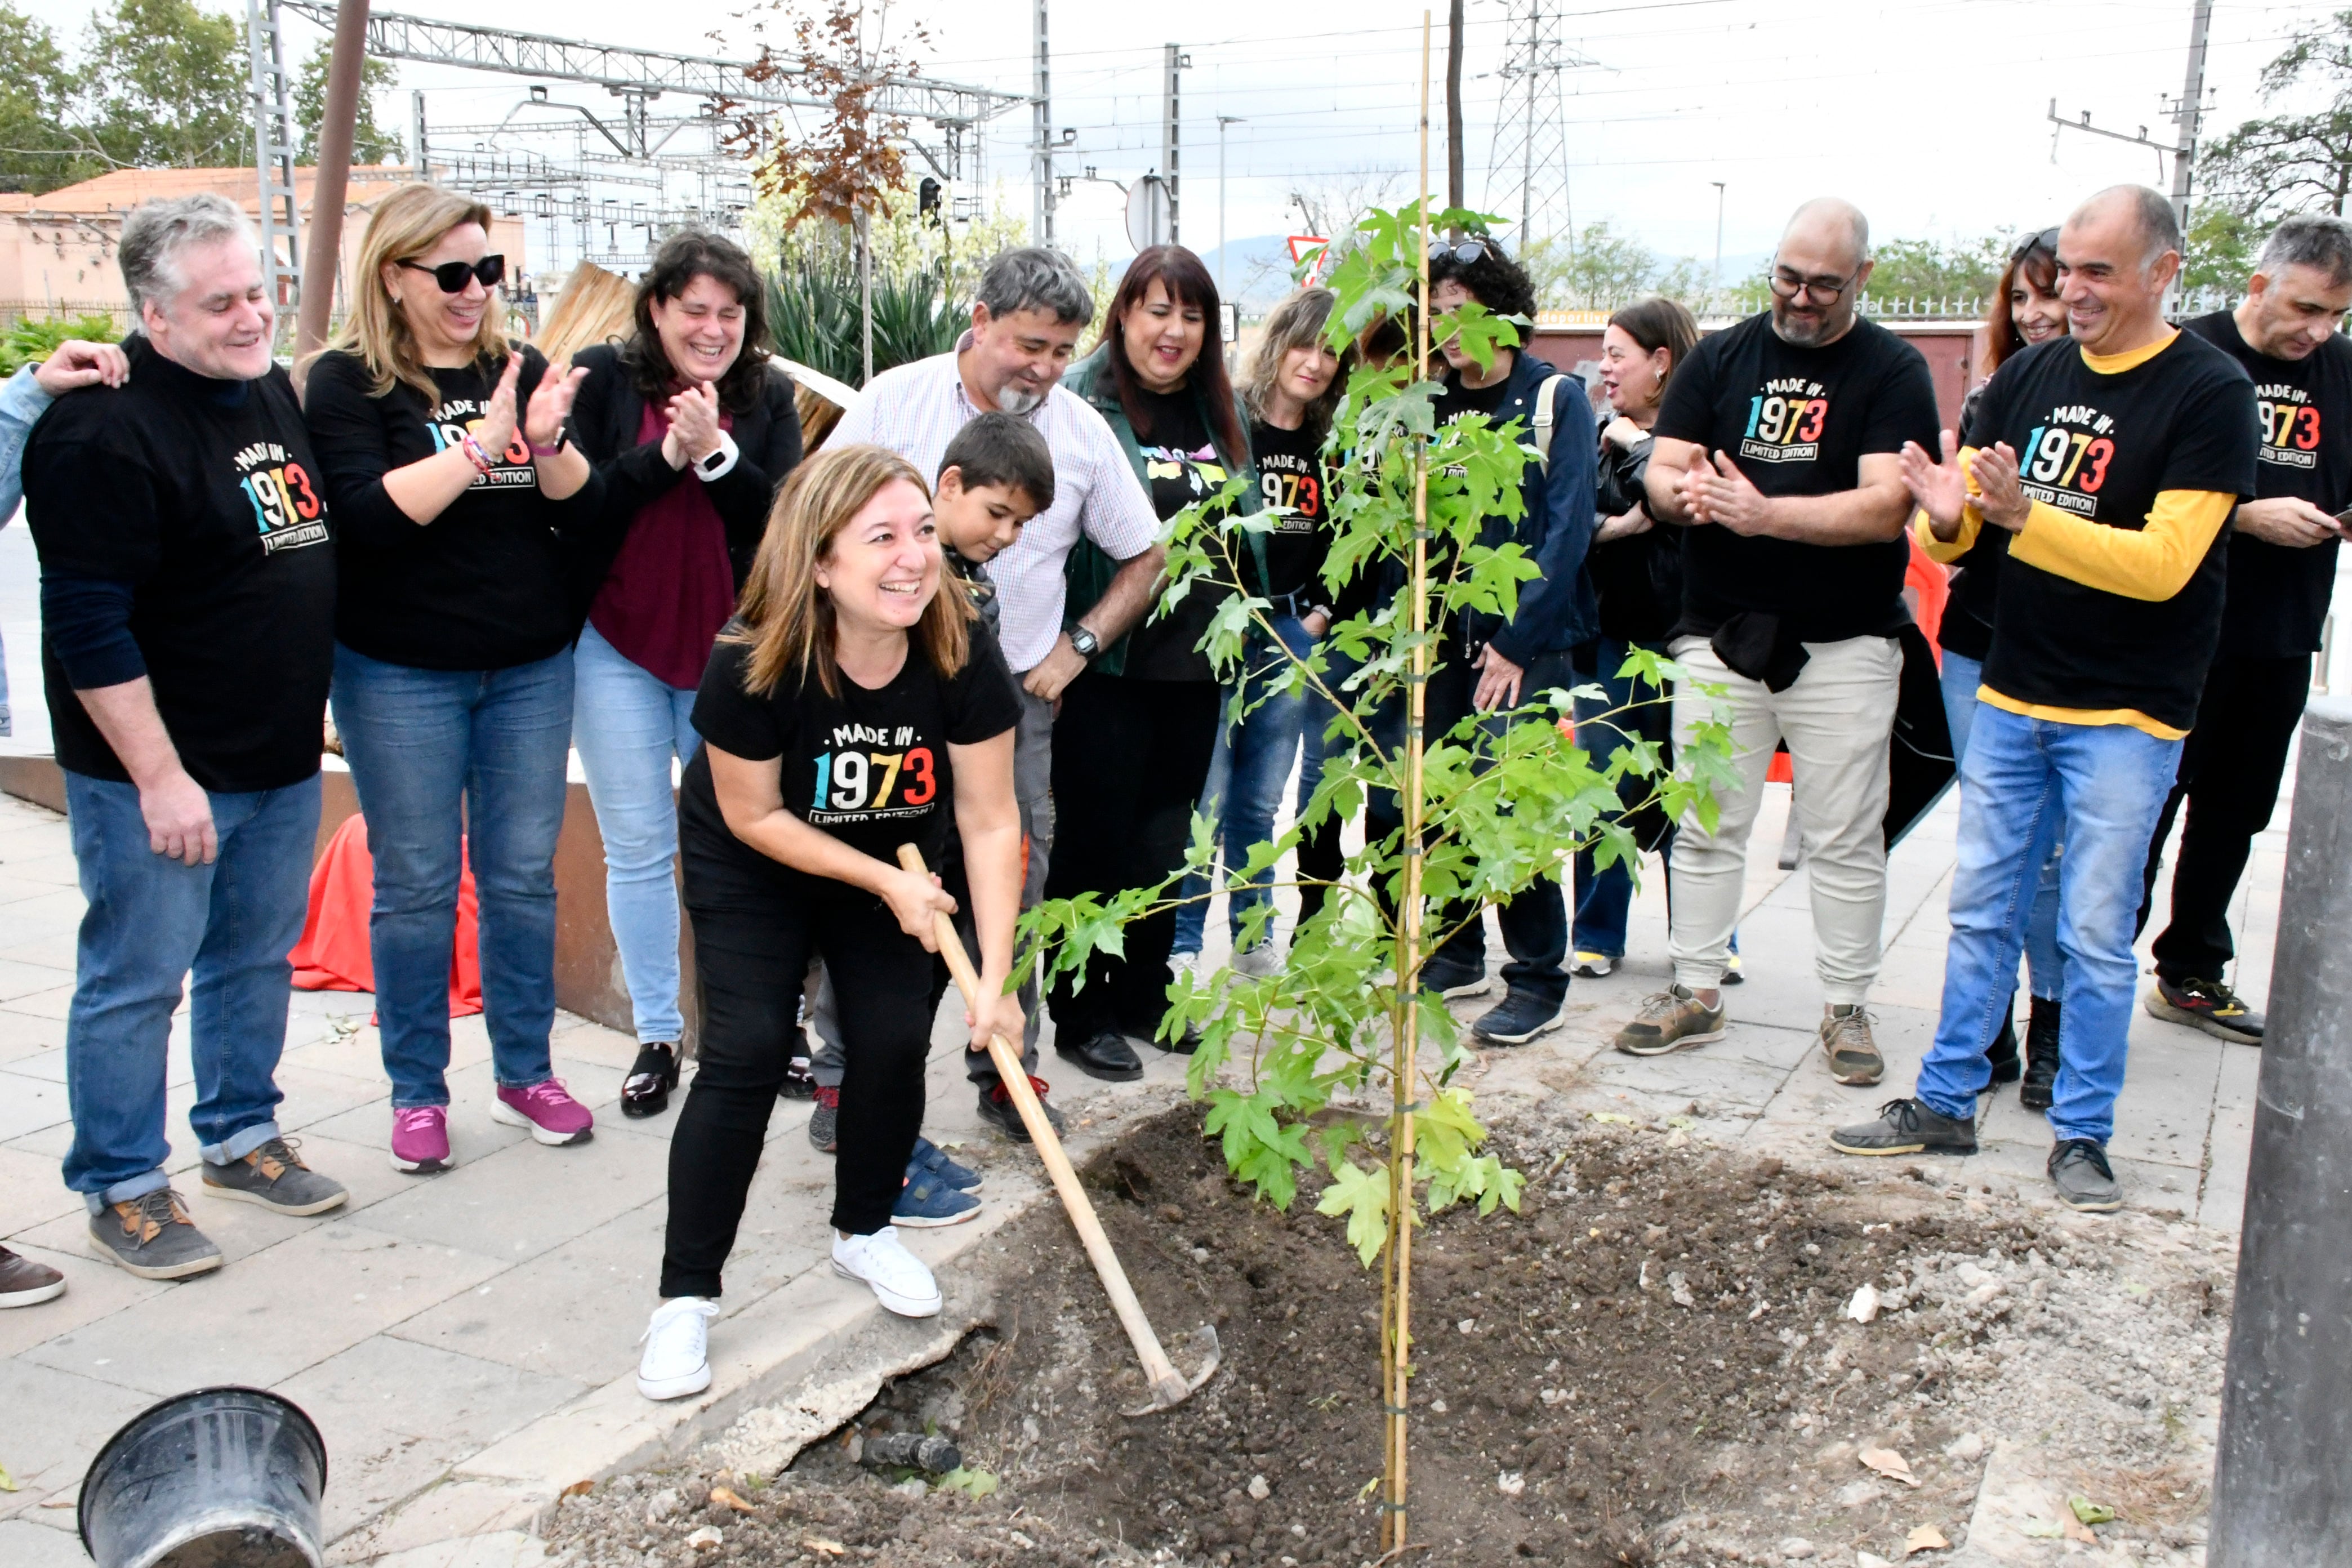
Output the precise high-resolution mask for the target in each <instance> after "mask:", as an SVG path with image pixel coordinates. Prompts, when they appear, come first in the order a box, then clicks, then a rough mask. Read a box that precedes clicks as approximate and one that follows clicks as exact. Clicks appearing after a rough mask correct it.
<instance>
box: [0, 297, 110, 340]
mask: <svg viewBox="0 0 2352 1568" xmlns="http://www.w3.org/2000/svg"><path fill="white" fill-rule="evenodd" d="M84 316H104V317H106V318H108V319H109V320H110V321H113V323H114V327H115V331H118V332H127V331H130V330H131V307H130V306H129V305H126V304H123V303H121V302H119V301H108V300H0V327H13V326H15V325H16V323H17V322H19V321H79V320H81V319H82V318H83V317H84Z"/></svg>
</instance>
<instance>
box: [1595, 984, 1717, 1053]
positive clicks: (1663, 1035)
mask: <svg viewBox="0 0 2352 1568" xmlns="http://www.w3.org/2000/svg"><path fill="white" fill-rule="evenodd" d="M1721 1038H1723V1007H1722V1005H1721V1004H1717V1005H1715V1006H1713V1007H1709V1006H1706V1005H1704V1004H1703V1003H1701V1002H1700V1001H1699V999H1698V997H1697V996H1696V995H1695V994H1692V992H1691V991H1690V989H1689V988H1688V987H1687V986H1682V985H1671V986H1668V987H1667V988H1666V989H1665V990H1664V991H1661V992H1659V993H1658V994H1656V995H1654V996H1646V997H1644V998H1643V1000H1642V1010H1641V1011H1640V1012H1638V1013H1636V1014H1634V1015H1633V1022H1632V1023H1630V1024H1628V1025H1626V1026H1624V1027H1623V1028H1622V1029H1620V1030H1618V1031H1617V1038H1616V1041H1615V1044H1616V1047H1617V1048H1618V1049H1619V1050H1621V1051H1623V1052H1624V1053H1625V1054H1626V1055H1628V1056H1634V1057H1662V1056H1664V1055H1665V1054H1666V1053H1667V1052H1668V1051H1678V1050H1681V1049H1682V1048H1683V1047H1685V1046H1703V1045H1705V1044H1706V1042H1707V1041H1709V1040H1719V1039H1721Z"/></svg>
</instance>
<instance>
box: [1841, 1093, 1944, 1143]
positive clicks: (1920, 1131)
mask: <svg viewBox="0 0 2352 1568" xmlns="http://www.w3.org/2000/svg"><path fill="white" fill-rule="evenodd" d="M1830 1147H1831V1148H1832V1149H1834V1150H1836V1151H1837V1152H1839V1153H1841V1154H1973V1153H1975V1152H1977V1123H1976V1118H1974V1117H1969V1118H1968V1119H1967V1120H1966V1121H1954V1120H1953V1119H1952V1118H1951V1117H1948V1116H1947V1115H1945V1114H1944V1113H1943V1112H1942V1111H1940V1110H1937V1109H1936V1108H1935V1107H1934V1106H1932V1105H1929V1104H1928V1103H1927V1101H1926V1100H1888V1101H1887V1102H1886V1103H1885V1104H1884V1105H1882V1106H1880V1107H1879V1108H1878V1120H1877V1121H1858V1122H1856V1123H1854V1124H1853V1126H1851V1127H1841V1128H1839V1129H1838V1130H1837V1131H1834V1132H1832V1133H1831V1134H1830Z"/></svg>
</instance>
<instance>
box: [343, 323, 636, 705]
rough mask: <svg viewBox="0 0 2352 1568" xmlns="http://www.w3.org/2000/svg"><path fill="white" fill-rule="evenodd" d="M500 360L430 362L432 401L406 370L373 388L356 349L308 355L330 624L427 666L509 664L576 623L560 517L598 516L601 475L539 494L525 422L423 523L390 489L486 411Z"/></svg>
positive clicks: (370, 652) (529, 380)
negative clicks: (333, 533) (329, 509)
mask: <svg viewBox="0 0 2352 1568" xmlns="http://www.w3.org/2000/svg"><path fill="white" fill-rule="evenodd" d="M520 353H521V355H522V374H521V375H520V378H519V379H518V382H517V385H516V388H515V401H516V405H517V406H518V407H519V408H527V407H529V406H530V395H531V392H532V390H533V389H534V388H536V387H537V386H538V385H539V379H540V377H541V375H543V374H546V371H547V361H546V360H545V359H544V358H542V357H541V355H540V353H539V351H538V350H536V349H531V348H525V349H522V350H520ZM504 369H505V367H504V366H503V365H500V366H499V367H498V368H497V370H495V371H494V370H492V369H490V368H488V367H486V366H480V365H474V366H468V367H467V368H465V369H462V370H435V371H432V372H431V373H430V374H431V375H432V377H433V384H434V385H435V386H436V387H437V388H438V389H439V391H440V396H439V398H438V400H437V401H436V403H435V404H434V405H433V406H431V407H430V408H428V407H427V406H426V405H425V399H424V398H423V397H422V396H420V395H418V394H417V393H416V392H415V390H414V389H413V388H411V387H408V386H406V385H403V384H395V385H394V387H393V389H392V390H391V391H390V392H388V393H386V394H384V395H383V396H382V397H374V396H372V395H370V394H369V376H368V372H367V367H366V366H365V365H364V364H363V363H362V362H361V360H360V359H359V356H358V355H356V354H352V353H341V352H338V353H329V354H321V355H320V357H319V359H318V361H317V362H316V363H313V364H312V365H311V367H310V381H309V383H308V384H307V385H306V387H305V388H304V392H303V405H304V408H305V411H306V412H307V413H308V415H309V416H310V434H311V437H312V438H313V439H314V440H315V441H316V442H317V443H318V448H319V456H320V460H321V461H322V462H323V463H324V464H325V465H326V479H327V497H328V500H330V501H331V502H332V503H333V505H334V508H335V518H336V526H337V541H336V548H337V550H338V552H339V553H340V555H341V565H342V594H341V605H339V607H338V610H337V614H336V619H335V636H336V637H337V639H338V640H339V641H341V643H343V644H344V646H346V647H350V648H352V649H353V650H354V651H356V652H359V653H363V654H365V655H367V656H368V657H369V658H377V659H382V660H383V661H384V662H386V663H388V664H403V665H408V666H411V667H413V668H419V669H506V668H512V667H513V666H515V665H519V664H530V663H532V662H534V661H536V660H539V659H542V658H548V657H549V656H550V655H551V654H554V653H557V652H559V651H561V650H562V648H563V647H564V646H565V645H566V644H568V643H569V642H571V641H572V638H573V637H577V636H578V635H579V631H580V616H579V615H578V614H577V613H576V612H575V609H574V607H573V595H572V591H571V587H570V584H569V580H568V574H569V572H570V570H571V546H570V545H568V544H567V543H566V542H565V540H564V539H563V538H562V536H561V535H560V534H559V530H566V531H569V530H570V529H571V528H572V525H573V524H574V523H585V522H587V521H591V518H590V516H589V515H588V514H589V513H590V511H591V510H592V509H593V499H592V496H591V492H592V491H593V489H594V486H593V483H592V485H591V486H590V487H589V489H588V490H583V492H582V493H581V494H580V495H578V496H574V497H571V498H569V499H567V500H563V501H554V500H549V499H548V498H547V497H546V496H544V495H542V494H541V493H540V489H539V475H538V471H537V470H536V469H535V468H533V467H532V466H531V458H530V447H529V446H528V445H526V444H525V442H524V439H523V436H522V432H521V430H520V428H518V429H517V430H516V432H515V437H514V439H513V441H511V442H510V443H509V445H508V447H507V448H506V450H505V451H503V452H493V453H491V454H490V458H492V466H491V468H490V471H489V472H488V473H487V474H478V475H477V476H475V479H474V482H473V483H472V485H470V486H469V487H468V488H467V489H466V491H465V492H464V493H463V494H462V495H460V496H458V498H457V500H454V501H451V502H450V503H449V504H448V505H447V506H446V507H445V508H443V509H442V510H441V513H440V515H439V516H437V517H436V518H435V519H434V520H433V521H431V522H429V523H426V524H424V525H422V526H419V525H418V524H417V523H415V522H414V521H410V519H409V517H408V515H407V514H406V513H405V512H404V511H402V510H400V508H399V507H397V506H396V505H394V503H393V500H392V498H391V497H390V496H389V495H387V494H386V493H385V491H384V488H383V476H384V475H385V474H386V473H388V472H390V471H391V470H393V469H394V468H405V467H406V466H407V465H409V464H411V463H414V462H417V461H420V460H421V459H423V458H430V457H432V456H434V455H435V454H436V453H438V452H440V451H442V450H444V449H445V448H446V447H453V446H456V445H457V443H458V442H459V441H461V440H462V439H463V438H464V437H465V435H466V433H467V430H469V429H471V428H474V427H476V426H479V425H480V424H481V421H482V410H483V408H484V407H485V406H486V405H488V402H489V399H490V395H491V393H492V392H493V391H495V390H496V389H497V387H498V384H499V374H503V372H504Z"/></svg>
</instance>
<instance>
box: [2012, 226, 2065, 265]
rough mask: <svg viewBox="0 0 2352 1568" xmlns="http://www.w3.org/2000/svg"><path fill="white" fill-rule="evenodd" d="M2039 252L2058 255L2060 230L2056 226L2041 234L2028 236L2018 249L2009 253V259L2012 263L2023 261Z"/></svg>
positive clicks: (2020, 242) (2019, 243) (2044, 230)
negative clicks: (2043, 251) (2044, 251)
mask: <svg viewBox="0 0 2352 1568" xmlns="http://www.w3.org/2000/svg"><path fill="white" fill-rule="evenodd" d="M2037 250H2046V251H2048V252H2049V253H2050V254H2051V255H2053V256H2055V255H2057V254H2058V230H2057V228H2056V226H2052V227H2049V228H2045V229H2043V230H2042V232H2041V233H2040V234H2034V235H2028V236H2027V237H2025V238H2024V239H2022V240H2021V241H2019V242H2018V247H2017V248H2016V249H2015V250H2012V251H2011V252H2010V253H2009V258H2010V260H2011V261H2012V262H2016V261H2022V260H2024V259H2025V258H2027V257H2029V256H2031V255H2032V254H2033V253H2034V252H2035V251H2037Z"/></svg>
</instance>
